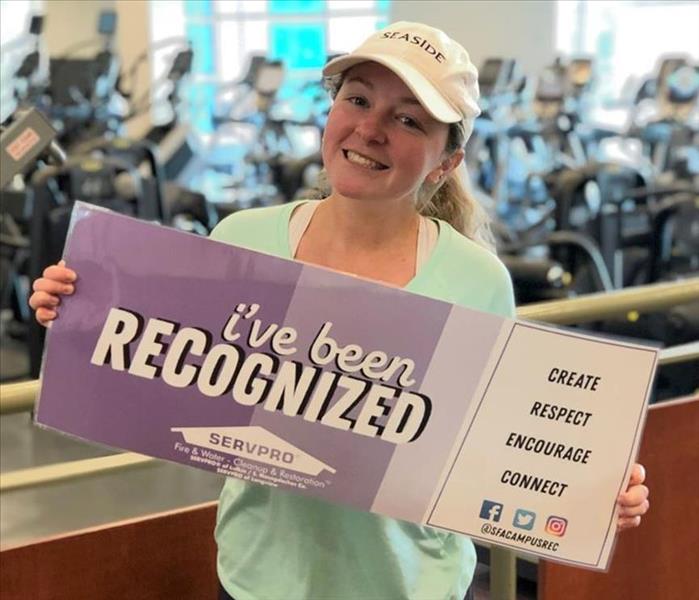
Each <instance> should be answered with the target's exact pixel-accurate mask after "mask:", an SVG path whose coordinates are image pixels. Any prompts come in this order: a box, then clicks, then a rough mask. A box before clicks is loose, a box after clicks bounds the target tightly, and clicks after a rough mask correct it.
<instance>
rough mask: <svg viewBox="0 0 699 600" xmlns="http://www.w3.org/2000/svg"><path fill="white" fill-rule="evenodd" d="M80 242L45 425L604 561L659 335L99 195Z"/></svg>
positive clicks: (49, 381)
mask: <svg viewBox="0 0 699 600" xmlns="http://www.w3.org/2000/svg"><path fill="white" fill-rule="evenodd" d="M65 258H66V261H67V263H68V264H69V265H70V266H71V268H73V269H74V270H75V271H77V273H78V275H79V281H78V283H77V289H76V293H75V294H74V295H73V296H71V297H69V298H66V299H65V301H64V306H63V308H62V311H61V318H60V319H58V320H57V321H56V322H55V323H54V326H53V327H52V328H51V330H50V332H49V337H48V346H47V351H46V355H45V361H44V367H43V376H42V381H43V383H42V389H41V395H40V403H39V407H38V412H37V422H38V423H39V424H42V425H45V426H48V427H51V428H54V429H58V430H60V431H64V432H66V433H69V434H72V435H75V436H79V437H81V438H85V439H88V440H92V441H97V442H101V443H104V444H107V445H110V446H113V447H118V448H123V449H128V450H134V451H137V452H140V453H144V454H148V455H151V456H155V457H159V458H163V459H167V460H171V461H175V462H179V463H184V464H188V465H191V466H195V467H198V468H202V469H208V470H211V471H215V472H217V473H221V474H225V475H228V476H231V477H237V478H240V479H243V480H245V481H250V482H251V483H257V484H264V485H268V486H273V487H283V488H286V489H289V490H292V491H295V492H298V493H301V494H306V495H310V496H314V497H318V498H322V499H325V500H327V501H330V502H339V503H343V504H348V505H351V506H353V507H356V508H359V509H362V510H367V511H372V512H378V513H381V514H386V515H389V516H392V517H395V518H400V519H407V520H411V521H414V522H419V523H426V524H429V525H432V526H437V527H442V528H445V529H450V530H453V531H459V532H463V533H468V534H471V535H473V536H474V537H480V538H482V539H484V540H486V541H488V542H491V543H499V544H503V545H506V546H511V547H513V548H518V549H522V550H525V551H529V552H532V553H535V554H539V555H541V556H546V557H547V558H552V559H554V560H560V561H564V562H570V563H574V564H579V565H583V566H588V567H592V568H604V567H605V566H606V563H607V560H608V556H609V553H610V551H611V548H612V545H613V539H614V535H613V534H614V499H615V498H616V494H618V492H619V491H620V490H621V489H622V487H623V485H624V478H625V477H626V475H627V473H628V469H629V467H630V465H631V463H632V462H633V458H634V456H635V452H636V449H637V446H638V441H639V437H640V432H641V427H642V423H643V415H644V408H645V402H646V398H647V394H648V391H649V385H650V381H651V378H652V373H653V369H654V366H655V360H656V354H655V352H654V351H652V350H649V349H647V348H640V347H636V346H631V345H628V344H621V343H616V342H611V341H609V340H596V339H593V338H588V337H584V336H580V335H574V334H572V333H568V332H562V331H557V330H553V329H549V328H544V327H541V326H535V325H530V324H524V323H518V322H516V321H512V320H509V319H502V318H499V317H496V316H493V315H489V314H484V313H479V312H476V311H471V310H467V309H464V308H461V307H456V306H453V305H450V304H447V303H444V302H439V301H435V300H431V299H429V298H425V297H422V296H418V295H414V294H410V293H408V292H405V291H402V290H398V289H394V288H389V287H385V286H381V285H378V284H375V283H372V282H369V281H365V280H361V279H357V278H354V277H348V276H344V275H341V274H337V273H334V272H332V271H328V270H325V269H321V268H317V267H313V266H310V265H303V264H301V263H297V262H294V261H289V260H284V259H280V258H276V257H272V256H268V255H265V254H261V253H257V252H252V251H249V250H245V249H242V248H237V247H234V246H230V245H227V244H222V243H219V242H213V241H210V240H206V239H203V238H200V237H197V236H193V235H189V234H183V233H180V232H176V231H173V230H170V229H166V228H164V227H160V226H156V225H152V224H147V223H143V222H140V221H136V220H134V219H130V218H127V217H123V216H119V215H116V214H113V213H109V212H105V211H102V210H98V209H95V208H92V207H90V206H89V205H85V204H78V205H77V207H76V209H75V212H74V217H73V225H72V228H71V233H70V236H69V239H68V242H67V244H66V251H65ZM610 365H611V367H610ZM622 389H623V390H624V398H619V397H618V396H619V390H622ZM606 397H608V398H613V399H614V403H611V402H603V400H604V399H605V398H606ZM608 419H609V420H608ZM610 423H611V424H612V427H611V429H610ZM550 448H552V449H551V451H550V452H549V449H550ZM593 493H594V496H595V498H597V500H596V501H595V502H593V504H595V503H596V505H598V506H597V508H596V509H590V505H589V504H587V506H586V509H588V510H586V511H585V514H580V509H579V506H582V505H584V504H579V503H580V502H581V499H583V498H587V499H589V496H590V495H591V494H593ZM576 503H578V504H576ZM517 511H520V512H517ZM522 511H524V512H522ZM525 513H526V514H525ZM544 513H545V514H544ZM503 515H506V516H507V519H509V520H510V522H508V523H505V522H504V520H501V516H503ZM527 515H528V516H527ZM524 517H527V518H524ZM547 517H555V518H556V519H557V520H554V521H551V522H549V521H550V519H547ZM537 519H538V520H537ZM535 521H536V523H537V525H538V526H537V527H534V522H535ZM551 523H555V524H556V525H555V527H554V526H553V525H551ZM561 523H565V526H564V527H563V534H561ZM591 531H594V532H595V533H594V534H591V533H590V532H591Z"/></svg>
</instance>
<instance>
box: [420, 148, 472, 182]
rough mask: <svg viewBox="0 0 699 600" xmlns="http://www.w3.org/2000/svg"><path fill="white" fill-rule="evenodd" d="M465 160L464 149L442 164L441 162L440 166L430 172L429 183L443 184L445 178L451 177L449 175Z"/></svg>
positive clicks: (448, 157)
mask: <svg viewBox="0 0 699 600" xmlns="http://www.w3.org/2000/svg"><path fill="white" fill-rule="evenodd" d="M463 159H464V151H463V149H462V148H459V149H458V150H457V151H456V152H454V153H453V154H450V155H449V156H447V157H445V158H444V159H443V160H442V162H440V163H439V165H438V166H437V167H436V168H435V169H433V170H432V171H431V172H430V174H429V175H428V176H427V181H429V182H430V183H432V184H438V183H441V182H442V181H443V180H444V178H445V177H447V176H448V175H449V173H451V172H452V171H453V170H454V169H456V167H458V166H459V165H460V164H461V161H462V160H463Z"/></svg>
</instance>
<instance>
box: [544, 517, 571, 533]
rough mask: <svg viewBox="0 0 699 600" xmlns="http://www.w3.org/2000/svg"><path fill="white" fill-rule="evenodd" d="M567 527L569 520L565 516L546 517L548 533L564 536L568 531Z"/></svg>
mask: <svg viewBox="0 0 699 600" xmlns="http://www.w3.org/2000/svg"><path fill="white" fill-rule="evenodd" d="M566 527H568V520H567V519H564V518H563V517H554V516H551V517H549V518H548V519H546V533H550V534H551V535H556V536H558V537H563V536H564V535H565V532H566Z"/></svg>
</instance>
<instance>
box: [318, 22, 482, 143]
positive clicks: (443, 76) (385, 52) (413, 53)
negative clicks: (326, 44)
mask: <svg viewBox="0 0 699 600" xmlns="http://www.w3.org/2000/svg"><path fill="white" fill-rule="evenodd" d="M366 61H374V62H377V63H379V64H381V65H383V66H385V67H387V68H389V69H390V70H391V71H393V72H394V73H395V74H396V75H398V77H400V78H401V79H402V80H403V82H404V83H405V85H407V86H408V87H409V88H410V91H412V93H413V94H415V97H416V98H417V99H418V100H419V101H420V104H422V106H423V107H424V108H425V110H426V111H427V112H428V113H430V114H431V115H432V116H433V117H434V118H435V119H437V120H438V121H442V122H443V123H458V122H459V121H463V122H464V127H465V130H466V137H467V138H468V136H469V134H470V133H471V130H472V128H473V121H474V120H475V118H476V117H477V116H478V115H479V114H480V112H481V111H480V109H479V108H478V97H479V92H478V70H477V69H476V67H475V66H474V65H473V63H472V62H471V59H470V58H469V55H468V52H466V50H465V49H464V47H463V46H462V45H461V44H459V43H458V42H455V41H454V40H452V39H451V38H450V37H449V36H447V35H446V34H445V33H444V32H443V31H440V30H439V29H435V28H434V27H429V26H428V25H423V24H422V23H411V22H408V21H399V22H397V23H393V24H392V25H389V26H388V27H386V28H385V29H381V30H380V31H377V32H376V33H374V34H372V35H371V36H370V37H369V38H367V39H366V41H364V43H362V44H361V45H360V46H359V47H358V48H356V49H355V50H354V51H353V52H351V53H350V54H346V55H344V56H340V57H338V58H335V59H334V60H331V61H330V62H328V64H326V65H325V68H324V69H323V75H324V76H325V77H331V76H333V75H338V74H340V73H342V72H344V71H346V70H347V69H349V68H350V67H352V66H354V65H356V64H359V63H362V62H366Z"/></svg>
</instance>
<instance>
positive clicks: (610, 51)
mask: <svg viewBox="0 0 699 600" xmlns="http://www.w3.org/2000/svg"><path fill="white" fill-rule="evenodd" d="M556 8H557V11H558V12H557V19H556V21H557V31H556V46H557V50H558V51H559V52H560V53H561V54H564V55H568V56H570V55H578V54H583V55H585V54H586V55H590V56H593V57H594V58H595V63H596V64H595V70H596V76H595V77H596V81H597V84H596V88H597V97H598V100H599V101H600V102H601V103H603V104H606V105H613V104H615V103H622V104H623V103H624V101H625V100H627V99H628V97H629V95H630V94H633V93H634V92H635V90H636V88H637V87H638V85H639V84H640V83H641V81H642V79H643V78H644V77H646V76H648V74H649V73H651V72H652V71H654V69H655V68H656V67H657V64H658V61H659V58H660V57H662V56H664V55H668V54H682V55H687V56H689V57H690V58H692V59H693V60H699V36H698V35H697V23H699V2H696V1H676V0H663V1H628V0H627V1H617V2H596V1H594V2H593V1H590V0H559V1H558V2H557V5H556Z"/></svg>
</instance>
